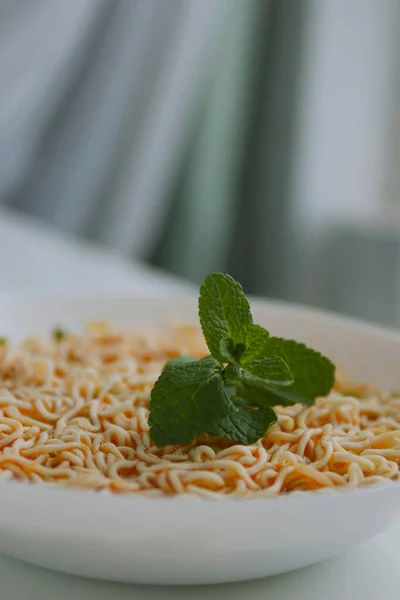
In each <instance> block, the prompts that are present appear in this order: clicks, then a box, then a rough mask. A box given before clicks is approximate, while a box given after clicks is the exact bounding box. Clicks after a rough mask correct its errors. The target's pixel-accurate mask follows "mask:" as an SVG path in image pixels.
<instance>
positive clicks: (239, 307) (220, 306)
mask: <svg viewBox="0 0 400 600" xmlns="http://www.w3.org/2000/svg"><path fill="white" fill-rule="evenodd" d="M199 317H200V324H201V328H202V330H203V335H204V337H205V340H206V342H207V345H208V347H209V349H210V352H211V354H212V355H213V356H214V357H215V358H216V359H218V360H219V361H220V362H232V361H234V362H235V361H236V360H238V359H239V358H240V355H241V354H243V352H244V351H245V350H246V335H247V331H248V329H249V328H250V327H251V325H252V323H253V320H252V316H251V312H250V305H249V303H248V300H247V298H246V296H245V295H244V292H243V288H242V286H241V285H240V284H239V283H237V282H236V281H235V280H234V279H232V277H230V276H229V275H224V274H223V273H213V274H211V275H208V277H206V279H205V280H204V282H203V284H202V286H201V288H200V297H199Z"/></svg>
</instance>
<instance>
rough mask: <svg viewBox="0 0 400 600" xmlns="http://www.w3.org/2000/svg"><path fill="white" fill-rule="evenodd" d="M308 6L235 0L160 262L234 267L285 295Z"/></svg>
mask: <svg viewBox="0 0 400 600" xmlns="http://www.w3.org/2000/svg"><path fill="white" fill-rule="evenodd" d="M304 9H305V4H304V2H293V0H228V2H227V11H226V12H227V16H226V20H225V29H224V31H223V33H222V35H221V47H220V55H219V60H218V61H217V63H216V65H215V69H214V71H213V73H212V78H211V80H210V81H209V82H208V84H207V87H206V89H205V90H204V94H203V96H202V97H201V98H200V99H199V104H198V110H197V116H196V120H195V122H194V123H193V124H192V125H193V127H192V136H191V137H190V139H189V143H188V147H187V153H186V156H185V158H184V160H183V161H182V169H181V177H180V179H179V180H178V181H177V184H176V189H175V194H174V198H173V203H172V210H171V212H170V215H169V220H168V223H167V226H166V228H165V231H164V233H163V237H162V239H161V240H160V243H159V245H158V247H157V250H156V252H155V254H154V256H153V257H152V259H153V262H155V263H156V264H157V265H159V266H162V267H164V268H167V269H168V270H170V271H172V272H174V273H176V274H178V275H181V276H184V277H186V278H188V279H190V280H192V281H194V282H199V281H201V279H202V278H203V277H204V276H205V275H206V274H207V273H208V272H210V271H216V270H222V271H227V270H228V271H229V272H230V273H232V274H233V275H234V276H235V277H237V278H239V279H240V280H241V281H242V282H243V283H244V285H245V286H246V290H247V291H250V292H253V293H267V294H270V295H280V296H282V295H284V287H285V285H284V277H282V273H283V272H284V271H285V268H286V267H285V265H286V263H287V261H288V260H289V261H290V250H288V246H287V244H288V241H290V232H288V230H287V224H288V219H287V216H288V211H289V210H290V207H289V202H290V197H289V196H290V174H291V160H292V146H293V138H294V134H295V126H294V125H295V110H294V109H295V103H296V94H297V89H298V77H297V73H298V65H299V61H300V57H301V52H300V51H301V39H302V37H301V34H302V30H303V26H302V23H303V18H302V17H303V13H304Z"/></svg>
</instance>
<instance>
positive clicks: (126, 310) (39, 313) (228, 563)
mask: <svg viewBox="0 0 400 600" xmlns="http://www.w3.org/2000/svg"><path fill="white" fill-rule="evenodd" d="M251 305H252V310H253V314H254V317H255V319H256V320H257V322H259V323H261V324H262V325H263V326H265V327H267V328H268V329H269V330H270V331H271V332H273V333H274V334H275V335H280V336H284V337H290V338H294V339H296V340H299V341H302V342H304V343H307V344H309V345H311V346H313V347H314V348H317V349H318V350H320V351H321V352H323V353H325V354H326V355H327V356H329V357H330V358H332V360H333V361H334V362H335V363H336V365H337V367H338V368H337V375H336V382H335V386H334V388H333V389H332V391H331V393H330V394H329V395H328V396H327V397H325V398H318V399H317V401H316V402H315V404H314V405H312V406H308V407H306V406H302V405H293V406H277V407H275V410H276V413H277V415H278V420H277V423H276V424H275V425H273V426H272V427H271V428H270V429H268V431H267V432H266V434H265V436H264V437H263V438H262V439H260V440H259V441H258V442H256V443H254V444H251V445H246V446H245V445H240V444H237V443H229V442H227V441H226V440H216V439H212V438H210V439H207V438H205V439H202V438H200V439H196V440H194V441H193V442H191V443H189V444H186V445H179V446H166V447H163V448H158V447H156V446H155V445H154V443H153V442H152V440H151V438H150V436H149V424H148V415H149V409H148V405H149V398H150V394H151V390H152V388H153V386H154V382H155V380H156V379H157V377H158V376H159V375H160V373H161V371H162V369H163V366H164V365H165V363H166V361H167V360H169V359H170V358H173V357H175V356H177V355H191V356H195V357H199V358H200V357H202V356H204V355H205V354H207V348H206V346H205V343H204V340H203V337H202V334H201V331H200V329H199V328H198V325H197V307H196V299H195V298H194V297H192V296H190V295H189V296H188V295H184V296H177V297H168V298H161V297H156V298H147V297H141V296H136V297H129V298H115V297H109V298H107V297H101V298H97V297H96V298H57V297H53V298H50V297H47V298H43V297H40V298H39V297H38V298H32V297H31V298H29V299H26V300H24V299H2V300H1V301H0V331H1V333H2V335H4V339H2V340H1V345H0V365H1V367H0V551H1V552H3V553H6V554H9V555H10V556H13V557H16V558H19V559H22V560H25V561H27V562H31V563H33V564H36V565H40V566H43V567H47V568H52V569H56V570H60V571H64V572H67V573H71V574H77V575H82V576H88V577H95V578H101V579H109V580H116V581H125V582H136V583H151V584H201V583H205V584H208V583H221V582H228V581H239V580H246V579H252V578H257V577H263V576H267V575H273V574H278V573H283V572H285V571H289V570H292V569H296V568H300V567H303V566H306V565H310V564H312V563H315V562H317V561H320V560H323V559H326V558H329V557H331V556H333V555H335V554H338V553H339V552H341V551H343V550H345V549H347V548H349V547H351V546H352V545H354V544H356V543H358V542H360V541H362V540H365V539H367V538H369V537H371V536H374V535H375V534H377V533H379V532H380V531H382V530H383V529H385V528H386V527H387V526H388V525H389V524H390V523H391V521H392V520H393V519H395V518H396V517H397V516H398V515H399V510H400V481H399V480H400V392H398V391H397V390H400V368H399V363H400V336H399V335H397V334H394V333H391V332H387V331H385V330H383V329H380V328H377V327H374V326H371V325H368V324H363V323H358V322H356V321H353V320H349V319H344V318H340V317H336V316H333V315H330V314H326V313H320V312H317V311H314V310H310V309H306V308H302V307H297V306H292V305H286V304H283V303H273V302H268V301H263V300H253V301H252V302H251ZM55 326H57V328H56V329H54V327H55ZM58 326H60V327H58ZM51 332H52V333H51Z"/></svg>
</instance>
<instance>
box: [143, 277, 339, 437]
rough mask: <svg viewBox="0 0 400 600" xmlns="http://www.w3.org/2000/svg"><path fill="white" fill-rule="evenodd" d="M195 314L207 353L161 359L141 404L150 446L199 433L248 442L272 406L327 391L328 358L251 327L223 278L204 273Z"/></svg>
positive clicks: (237, 289) (270, 417)
mask: <svg viewBox="0 0 400 600" xmlns="http://www.w3.org/2000/svg"><path fill="white" fill-rule="evenodd" d="M199 318H200V324H201V328H202V331H203V335H204V337H205V340H206V342H207V345H208V348H209V350H210V353H211V356H208V357H206V358H203V359H201V360H196V359H193V358H191V357H176V358H174V359H172V360H170V361H169V362H168V363H167V364H166V366H165V368H164V370H163V372H162V373H161V375H160V377H159V378H158V380H157V381H156V383H155V385H154V388H153V390H152V392H151V399H150V405H149V408H150V416H149V425H150V437H151V439H152V440H153V441H154V442H155V443H156V445H157V446H166V445H169V444H187V443H189V442H191V441H192V440H194V439H195V438H196V437H198V436H200V435H203V434H206V435H213V436H219V437H223V438H226V439H228V440H231V441H233V442H238V443H240V444H253V443H255V442H256V441H257V440H259V439H260V438H261V437H263V436H264V435H265V432H266V431H267V429H268V428H269V427H270V426H271V425H272V424H273V423H275V422H276V420H277V416H276V413H275V411H274V410H273V406H275V405H279V404H280V405H290V404H297V403H301V404H305V405H310V404H313V402H314V401H315V399H316V398H317V397H318V396H325V395H327V394H328V393H329V391H330V390H331V388H332V386H333V383H334V374H335V367H334V365H333V364H332V363H331V361H330V360H329V359H328V358H326V357H324V356H322V355H321V354H320V353H319V352H316V351H315V350H312V349H310V348H307V347H306V346H305V345H304V344H301V343H298V342H295V341H294V340H285V339H280V338H276V337H271V336H270V335H269V333H268V331H267V330H266V329H264V328H263V327H261V326H260V325H255V324H253V319H252V315H251V311H250V305H249V303H248V301H247V298H246V296H245V295H244V292H243V289H242V287H241V285H240V284H239V283H237V282H236V281H235V280H234V279H232V277H230V276H229V275H224V274H222V273H213V274H211V275H208V277H206V279H205V280H204V282H203V284H202V286H201V288H200V297H199Z"/></svg>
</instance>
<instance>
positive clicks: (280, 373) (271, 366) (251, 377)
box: [224, 357, 293, 406]
mask: <svg viewBox="0 0 400 600" xmlns="http://www.w3.org/2000/svg"><path fill="white" fill-rule="evenodd" d="M247 367H249V368H250V369H251V370H252V372H250V371H249V370H248V369H247ZM224 378H225V381H226V382H227V383H228V384H234V385H235V387H236V393H237V395H238V396H239V397H241V398H244V399H245V400H246V402H247V404H248V405H249V406H274V405H275V404H279V401H277V397H276V392H277V390H279V389H281V388H282V390H287V389H288V388H289V387H290V386H291V385H292V384H293V377H292V374H291V372H290V370H289V368H288V366H287V364H286V363H285V361H284V360H283V359H281V358H279V357H270V358H262V359H254V360H253V361H251V362H249V363H248V364H247V365H246V366H245V367H237V366H236V365H229V366H228V367H227V368H226V369H225V371H224ZM282 393H283V394H284V392H282Z"/></svg>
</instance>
